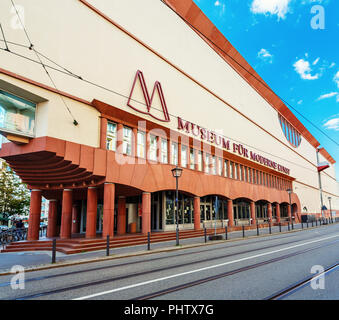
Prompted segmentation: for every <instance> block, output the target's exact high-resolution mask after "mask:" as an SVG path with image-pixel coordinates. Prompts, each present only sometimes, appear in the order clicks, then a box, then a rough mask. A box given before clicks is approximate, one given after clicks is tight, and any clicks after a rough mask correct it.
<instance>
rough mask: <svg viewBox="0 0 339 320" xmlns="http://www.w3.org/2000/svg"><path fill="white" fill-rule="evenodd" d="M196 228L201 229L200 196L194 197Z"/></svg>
mask: <svg viewBox="0 0 339 320" xmlns="http://www.w3.org/2000/svg"><path fill="white" fill-rule="evenodd" d="M193 207H194V230H200V229H201V227H200V197H194V202H193Z"/></svg>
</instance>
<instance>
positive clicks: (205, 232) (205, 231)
mask: <svg viewBox="0 0 339 320" xmlns="http://www.w3.org/2000/svg"><path fill="white" fill-rule="evenodd" d="M204 234H205V243H206V242H207V230H206V227H205V229H204Z"/></svg>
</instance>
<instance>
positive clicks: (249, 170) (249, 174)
mask: <svg viewBox="0 0 339 320" xmlns="http://www.w3.org/2000/svg"><path fill="white" fill-rule="evenodd" d="M248 182H249V183H252V169H251V168H248Z"/></svg>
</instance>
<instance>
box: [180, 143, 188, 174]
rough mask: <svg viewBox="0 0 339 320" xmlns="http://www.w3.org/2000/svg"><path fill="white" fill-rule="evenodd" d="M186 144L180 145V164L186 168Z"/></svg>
mask: <svg viewBox="0 0 339 320" xmlns="http://www.w3.org/2000/svg"><path fill="white" fill-rule="evenodd" d="M187 150H188V148H187V146H185V145H181V166H182V167H184V168H186V167H187Z"/></svg>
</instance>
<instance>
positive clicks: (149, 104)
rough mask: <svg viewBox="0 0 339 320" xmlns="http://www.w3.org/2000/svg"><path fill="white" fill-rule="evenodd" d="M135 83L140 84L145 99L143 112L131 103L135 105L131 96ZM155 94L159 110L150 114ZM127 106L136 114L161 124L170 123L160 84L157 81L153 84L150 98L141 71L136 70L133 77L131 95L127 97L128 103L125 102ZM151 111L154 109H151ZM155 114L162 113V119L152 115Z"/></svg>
mask: <svg viewBox="0 0 339 320" xmlns="http://www.w3.org/2000/svg"><path fill="white" fill-rule="evenodd" d="M137 82H139V83H140V86H141V89H142V93H143V96H144V99H145V106H146V109H145V110H142V109H141V108H137V107H135V106H133V105H132V103H135V101H132V95H133V92H134V89H135V86H136V84H137ZM156 92H157V93H158V95H159V100H160V104H161V110H160V109H156V110H154V111H153V112H152V113H151V108H152V103H153V98H154V96H155V93H156ZM127 105H128V106H129V107H130V108H132V109H134V110H136V111H138V112H141V113H143V114H148V115H150V116H151V117H153V118H154V119H157V120H159V121H163V122H169V121H170V117H169V114H168V110H167V106H166V101H165V97H164V93H163V91H162V88H161V84H160V82H159V81H156V82H155V84H154V87H153V92H152V95H151V97H150V95H149V92H148V90H147V86H146V81H145V78H144V75H143V73H142V71H140V70H138V71H137V74H136V75H135V78H134V81H133V86H132V90H131V93H130V95H129V98H128V101H127ZM153 109H154V107H153ZM155 113H159V114H161V113H162V114H163V117H160V116H159V117H157V116H155V115H154V114H155Z"/></svg>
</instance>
